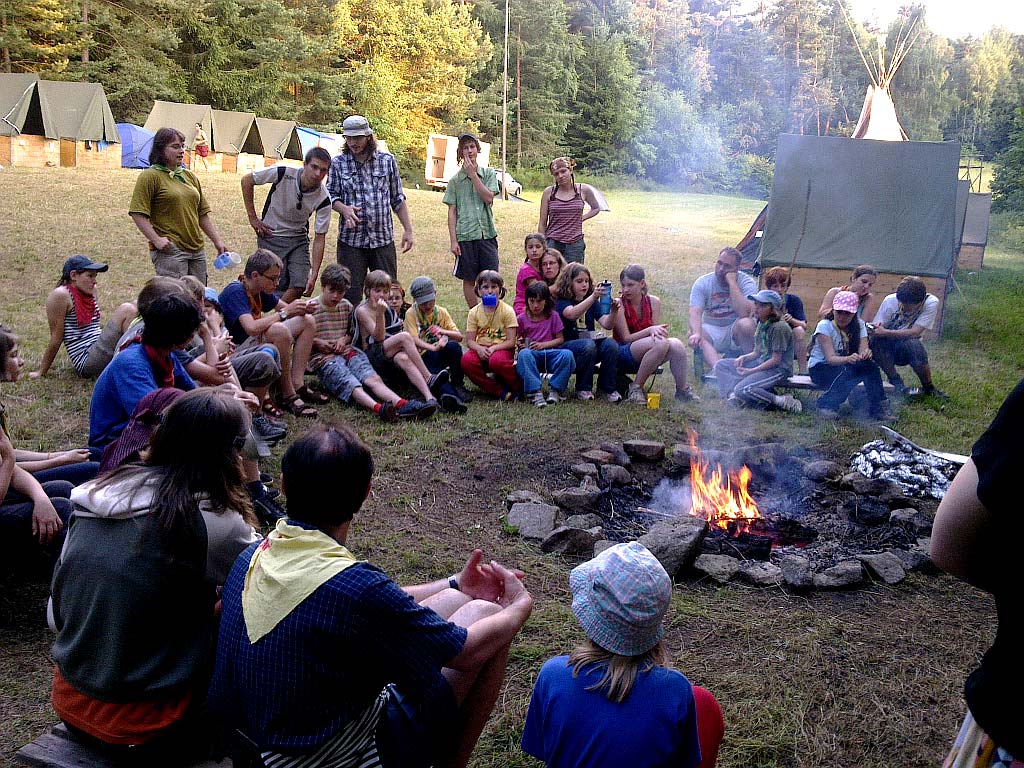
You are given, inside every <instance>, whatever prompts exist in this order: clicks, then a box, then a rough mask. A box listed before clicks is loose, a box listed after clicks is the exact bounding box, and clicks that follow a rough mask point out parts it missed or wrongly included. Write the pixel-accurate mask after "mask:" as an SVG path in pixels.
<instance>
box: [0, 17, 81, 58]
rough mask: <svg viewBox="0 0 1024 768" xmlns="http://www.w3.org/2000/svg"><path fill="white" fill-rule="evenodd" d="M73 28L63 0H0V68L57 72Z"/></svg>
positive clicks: (71, 45) (69, 51)
mask: <svg viewBox="0 0 1024 768" xmlns="http://www.w3.org/2000/svg"><path fill="white" fill-rule="evenodd" d="M76 32H77V28H76V23H75V16H74V13H73V9H72V8H71V7H70V6H69V5H68V3H67V2H65V0H0V69H2V71H4V72H41V73H46V74H48V75H50V76H55V75H56V76H60V73H62V72H64V71H65V70H66V69H67V66H68V60H69V58H70V57H71V56H72V55H74V52H75V48H76V45H75V36H76Z"/></svg>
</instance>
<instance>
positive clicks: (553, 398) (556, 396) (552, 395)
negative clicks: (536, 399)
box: [548, 389, 565, 405]
mask: <svg viewBox="0 0 1024 768" xmlns="http://www.w3.org/2000/svg"><path fill="white" fill-rule="evenodd" d="M564 400H565V394H564V393H563V392H559V391H558V390H557V389H552V390H551V391H549V392H548V404H549V405H557V404H558V403H561V402H563V401H564Z"/></svg>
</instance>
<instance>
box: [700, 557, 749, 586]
mask: <svg viewBox="0 0 1024 768" xmlns="http://www.w3.org/2000/svg"><path fill="white" fill-rule="evenodd" d="M693 568H694V570H695V571H697V572H698V573H703V574H704V575H705V576H710V577H711V578H712V579H714V580H715V581H717V582H718V583H719V584H725V583H726V582H727V581H729V579H731V578H732V577H733V576H735V575H736V571H738V570H739V569H740V561H739V560H737V559H736V558H735V557H729V556H728V555H697V559H696V560H694V561H693Z"/></svg>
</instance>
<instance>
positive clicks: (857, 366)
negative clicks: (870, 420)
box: [809, 360, 885, 416]
mask: <svg viewBox="0 0 1024 768" xmlns="http://www.w3.org/2000/svg"><path fill="white" fill-rule="evenodd" d="M809 373H810V374H811V381H813V382H814V386H816V387H818V388H819V389H822V390H824V391H823V392H822V394H821V397H819V398H818V408H824V409H825V410H827V411H838V410H839V406H841V405H842V404H843V403H844V402H846V398H848V397H849V396H850V393H851V392H853V390H854V388H855V387H856V386H857V385H858V384H860V383H861V382H863V383H864V390H865V391H866V392H867V396H868V407H869V408H870V409H871V415H872V416H878V415H879V414H880V413H881V412H882V411H883V410H884V407H883V403H884V402H885V390H884V389H882V373H881V371H879V369H878V366H877V365H876V364H875V363H874V362H873V361H871V360H861V361H860V362H858V363H851V364H850V365H829V364H828V363H818V364H817V365H816V366H814V367H813V368H811V369H810V370H809Z"/></svg>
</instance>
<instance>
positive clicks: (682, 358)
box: [668, 338, 690, 392]
mask: <svg viewBox="0 0 1024 768" xmlns="http://www.w3.org/2000/svg"><path fill="white" fill-rule="evenodd" d="M689 351H690V348H689V347H687V346H686V345H685V344H683V342H682V341H680V340H679V339H676V338H671V339H669V340H668V364H669V368H670V369H671V371H672V378H673V379H675V382H676V392H685V391H686V386H687V385H686V356H687V353H688V352H689Z"/></svg>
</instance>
